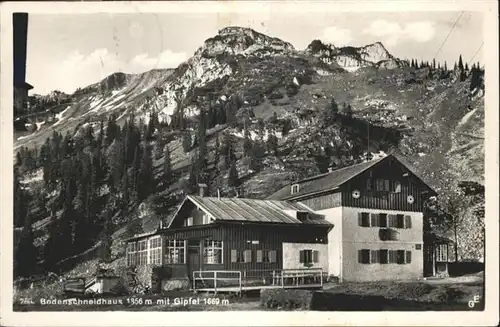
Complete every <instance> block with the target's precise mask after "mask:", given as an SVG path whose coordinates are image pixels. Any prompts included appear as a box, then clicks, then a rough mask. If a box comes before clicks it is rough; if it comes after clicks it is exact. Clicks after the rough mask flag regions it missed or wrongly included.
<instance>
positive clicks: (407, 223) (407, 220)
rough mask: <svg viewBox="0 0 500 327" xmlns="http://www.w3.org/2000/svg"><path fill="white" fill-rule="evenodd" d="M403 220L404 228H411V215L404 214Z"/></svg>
mask: <svg viewBox="0 0 500 327" xmlns="http://www.w3.org/2000/svg"><path fill="white" fill-rule="evenodd" d="M404 220H405V222H404V225H405V226H404V228H411V216H408V215H406V216H405V218H404Z"/></svg>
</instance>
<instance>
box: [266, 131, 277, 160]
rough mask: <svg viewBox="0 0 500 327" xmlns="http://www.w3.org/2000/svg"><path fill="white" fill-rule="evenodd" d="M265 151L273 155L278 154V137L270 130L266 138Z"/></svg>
mask: <svg viewBox="0 0 500 327" xmlns="http://www.w3.org/2000/svg"><path fill="white" fill-rule="evenodd" d="M267 151H269V153H272V154H273V155H275V156H277V155H278V138H277V137H276V135H275V133H274V131H271V132H270V133H269V136H268V138H267Z"/></svg>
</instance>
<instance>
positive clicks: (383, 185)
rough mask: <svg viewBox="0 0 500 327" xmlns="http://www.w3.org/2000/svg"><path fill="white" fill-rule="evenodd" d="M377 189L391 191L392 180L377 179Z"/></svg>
mask: <svg viewBox="0 0 500 327" xmlns="http://www.w3.org/2000/svg"><path fill="white" fill-rule="evenodd" d="M375 182H376V184H375V189H376V190H377V191H390V190H391V188H390V180H388V179H376V181H375Z"/></svg>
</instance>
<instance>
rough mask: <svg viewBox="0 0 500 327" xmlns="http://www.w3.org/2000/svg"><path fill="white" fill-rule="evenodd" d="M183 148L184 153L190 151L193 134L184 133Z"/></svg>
mask: <svg viewBox="0 0 500 327" xmlns="http://www.w3.org/2000/svg"><path fill="white" fill-rule="evenodd" d="M182 149H183V150H184V153H188V152H189V150H191V134H189V132H188V133H184V135H183V136H182Z"/></svg>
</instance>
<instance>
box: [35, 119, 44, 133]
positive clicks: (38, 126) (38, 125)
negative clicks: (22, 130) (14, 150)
mask: <svg viewBox="0 0 500 327" xmlns="http://www.w3.org/2000/svg"><path fill="white" fill-rule="evenodd" d="M35 124H36V130H37V131H38V130H39V129H40V126H42V125H43V124H45V121H43V122H41V123H38V122H37V123H35Z"/></svg>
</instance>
